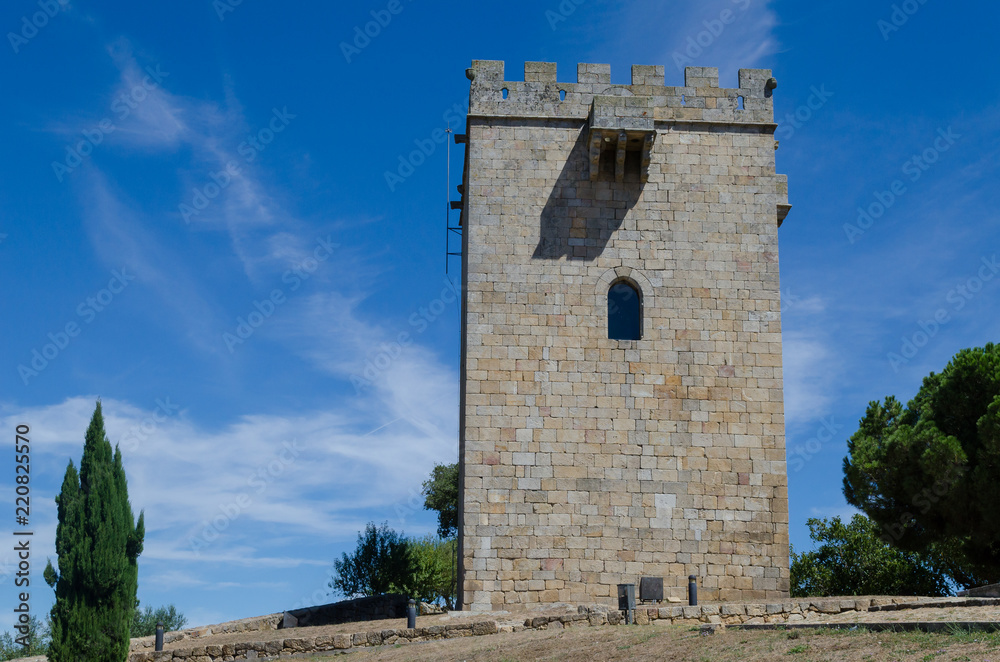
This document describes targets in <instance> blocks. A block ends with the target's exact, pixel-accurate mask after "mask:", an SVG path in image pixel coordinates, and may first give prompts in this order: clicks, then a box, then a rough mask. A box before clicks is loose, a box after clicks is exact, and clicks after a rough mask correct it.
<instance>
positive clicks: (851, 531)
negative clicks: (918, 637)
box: [791, 515, 950, 597]
mask: <svg viewBox="0 0 1000 662" xmlns="http://www.w3.org/2000/svg"><path fill="white" fill-rule="evenodd" d="M808 524H809V537H810V538H812V539H813V541H814V542H818V543H821V544H820V546H819V547H818V548H817V549H815V550H813V551H811V552H806V553H805V554H796V553H795V551H794V550H792V552H791V557H792V565H791V594H792V597H806V596H813V595H931V596H933V595H948V594H949V593H950V591H949V586H948V578H947V574H946V572H945V571H944V570H942V569H941V567H940V566H939V564H938V563H937V561H936V559H933V558H930V557H928V556H925V555H922V554H916V553H912V552H903V551H901V550H898V549H896V548H895V547H893V546H892V545H890V544H888V543H886V542H885V541H883V540H882V539H881V538H880V537H879V529H878V525H876V524H875V523H874V522H872V521H871V520H870V519H868V518H867V517H865V516H864V515H855V516H854V517H853V519H851V522H850V524H847V525H844V524H843V523H842V522H841V521H840V518H839V517H834V518H833V519H832V520H826V519H822V520H820V519H810V520H809V521H808Z"/></svg>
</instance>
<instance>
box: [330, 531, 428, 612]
mask: <svg viewBox="0 0 1000 662" xmlns="http://www.w3.org/2000/svg"><path fill="white" fill-rule="evenodd" d="M333 568H334V577H333V579H331V580H330V583H329V586H330V588H332V589H333V590H334V592H336V593H339V594H341V595H343V596H345V597H352V596H366V597H369V596H373V595H383V594H385V593H403V594H407V593H408V589H409V588H410V586H411V585H412V581H413V576H414V574H415V573H414V571H415V563H414V560H413V556H412V554H411V551H410V546H409V543H408V541H407V540H406V538H404V537H403V536H402V535H400V534H399V533H396V532H395V531H393V530H392V529H390V528H389V523H388V522H383V524H382V526H381V527H376V526H375V524H374V522H369V523H368V525H367V526H366V527H365V530H364V533H359V534H358V546H357V548H356V549H355V550H354V553H353V554H350V555H348V554H347V553H346V552H345V553H344V554H343V555H342V556H341V558H340V560H338V561H334V562H333Z"/></svg>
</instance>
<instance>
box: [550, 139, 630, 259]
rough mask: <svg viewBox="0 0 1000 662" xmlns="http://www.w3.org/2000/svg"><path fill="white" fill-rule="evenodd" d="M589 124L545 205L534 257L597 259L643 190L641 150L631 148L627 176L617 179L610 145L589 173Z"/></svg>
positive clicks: (612, 150) (628, 155)
mask: <svg viewBox="0 0 1000 662" xmlns="http://www.w3.org/2000/svg"><path fill="white" fill-rule="evenodd" d="M588 134H589V129H588V127H586V126H584V127H583V129H582V130H581V131H580V136H579V137H578V138H577V140H576V144H574V145H573V150H572V151H571V152H570V155H569V158H568V159H567V160H566V165H565V166H564V167H563V169H562V172H561V173H559V178H558V179H557V180H556V183H555V185H554V186H553V187H552V192H551V193H550V194H549V199H548V201H547V202H546V203H545V207H544V208H543V209H542V215H541V223H540V228H539V235H538V245H537V246H536V247H535V252H534V253H533V254H532V256H531V257H532V258H534V259H548V260H558V259H559V258H561V257H565V258H566V259H568V260H595V259H597V257H598V256H600V254H601V253H602V252H604V248H605V247H606V246H607V244H608V241H610V240H611V235H612V234H614V232H615V230H617V229H618V228H619V227H621V224H622V221H624V220H625V215H626V214H627V213H628V211H629V210H630V209H632V208H633V207H634V206H635V203H636V202H637V201H638V200H639V195H640V194H641V193H642V183H641V181H640V178H639V168H640V160H641V157H642V155H641V153H640V152H638V151H628V152H626V157H625V177H624V181H621V182H617V181H615V148H614V145H605V149H604V150H602V152H601V160H600V172H599V174H598V178H597V180H596V181H592V180H591V179H590V147H589V145H588V144H587V143H588V137H589V135H588Z"/></svg>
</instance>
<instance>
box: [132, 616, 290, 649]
mask: <svg viewBox="0 0 1000 662" xmlns="http://www.w3.org/2000/svg"><path fill="white" fill-rule="evenodd" d="M282 617H283V614H268V615H267V616H254V617H253V618H242V619H240V620H238V621H229V622H228V623H218V624H216V625H205V626H202V627H197V628H187V629H185V630H177V631H176V632H164V633H163V643H165V644H172V643H175V642H178V641H184V640H185V639H199V638H201V637H210V636H212V635H213V634H231V633H233V632H260V631H261V630H277V629H278V626H279V625H280V624H281V620H282ZM155 645H156V636H155V635H154V636H149V637H138V638H136V639H133V640H132V645H131V649H130V650H131V651H132V652H133V653H134V652H137V651H140V652H141V651H144V650H152V649H153V648H154V647H155Z"/></svg>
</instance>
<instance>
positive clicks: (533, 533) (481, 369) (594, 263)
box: [456, 60, 789, 609]
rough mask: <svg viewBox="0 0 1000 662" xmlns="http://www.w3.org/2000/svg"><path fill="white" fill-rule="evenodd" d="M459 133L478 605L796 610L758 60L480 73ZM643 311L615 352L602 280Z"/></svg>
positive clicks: (767, 82)
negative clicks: (616, 76)
mask: <svg viewBox="0 0 1000 662" xmlns="http://www.w3.org/2000/svg"><path fill="white" fill-rule="evenodd" d="M466 75H467V76H468V77H469V78H470V80H471V89H470V101H469V114H468V119H467V127H466V136H465V137H462V136H458V137H456V139H457V140H465V141H466V157H465V170H464V178H463V186H462V188H461V191H462V193H463V200H462V202H461V223H462V227H463V260H464V269H463V279H464V281H465V282H464V283H463V289H462V291H463V295H464V302H463V305H464V308H463V319H462V335H463V344H462V375H461V380H462V388H461V405H460V406H461V410H460V429H461V440H460V467H461V471H460V488H461V493H462V503H461V509H460V532H459V544H460V548H461V550H460V554H459V558H460V577H461V584H460V586H461V587H460V590H459V593H460V595H459V599H460V601H461V604H462V606H463V607H464V608H466V609H470V608H471V609H501V608H509V607H511V606H515V605H525V604H531V603H551V602H569V603H584V602H594V601H596V602H603V603H606V604H617V585H618V584H620V583H636V584H638V583H639V578H640V577H644V576H652V577H663V579H664V597H682V596H683V595H684V594H685V591H686V587H687V581H688V579H687V578H688V575H691V574H693V575H697V576H698V578H699V582H698V583H699V590H700V595H701V597H702V599H705V600H725V601H733V600H765V599H766V600H771V599H779V598H784V597H787V595H788V583H789V577H788V491H787V476H786V469H785V437H784V405H783V400H782V373H781V320H780V300H779V282H778V226H779V224H780V222H781V220H783V219H784V217H785V214H787V213H788V210H789V205H788V197H787V179H786V177H785V176H784V175H778V174H776V173H775V156H774V153H775V148H776V145H775V140H774V130H775V126H776V125H775V124H774V116H773V106H772V94H773V91H774V88H775V86H776V82H775V81H774V79H773V78H772V77H771V72H770V71H769V70H764V69H741V70H740V72H739V87H737V88H720V87H719V80H718V70H717V69H714V68H706V67H688V68H687V69H686V70H685V76H684V79H685V80H684V85H683V86H673V87H672V86H667V85H665V84H664V67H662V66H634V67H632V84H630V85H617V84H612V83H611V70H610V66H609V65H602V64H580V65H579V66H578V69H577V77H576V82H575V83H568V82H559V80H558V78H557V73H556V65H555V64H553V63H545V62H529V63H526V64H525V68H524V80H523V81H512V80H505V75H504V63H503V62H501V61H491V60H475V61H473V63H472V67H471V68H470V69H469V70H468V71H467V72H466ZM622 281H624V282H626V283H628V284H629V285H631V286H632V287H633V288H634V290H635V291H636V292H637V293H638V295H639V298H640V302H641V309H640V310H641V313H640V314H641V322H640V325H639V326H640V327H641V334H640V336H639V339H638V340H618V339H612V338H609V315H614V314H615V310H614V309H613V306H612V310H610V311H609V287H610V286H613V285H614V284H615V283H618V282H622Z"/></svg>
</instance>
